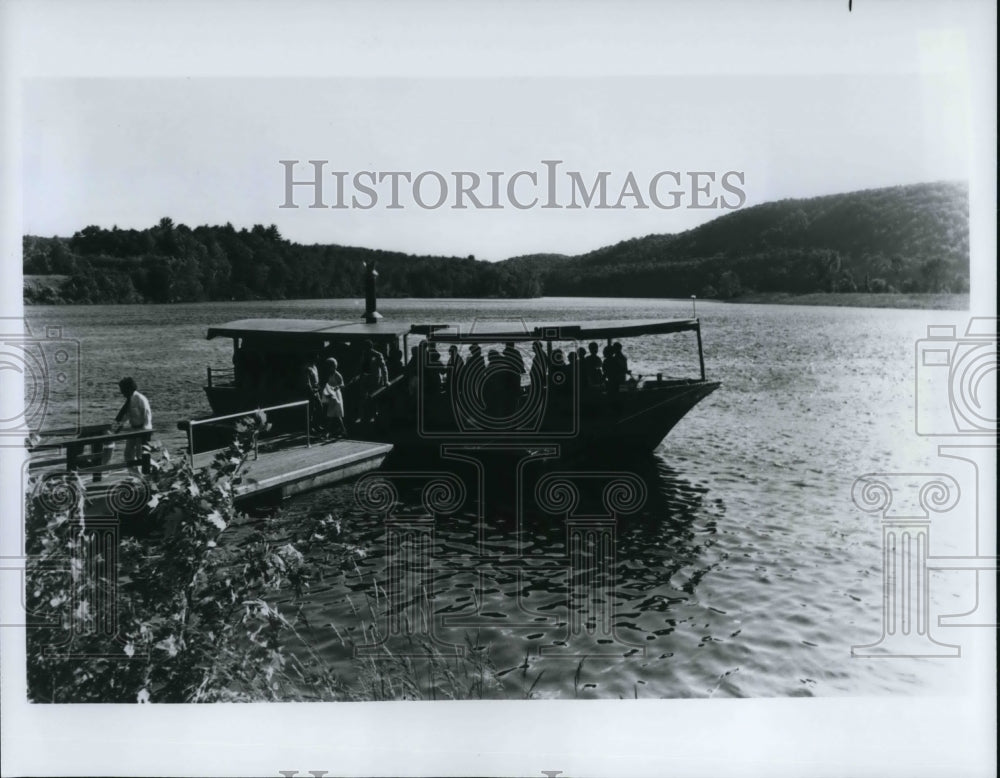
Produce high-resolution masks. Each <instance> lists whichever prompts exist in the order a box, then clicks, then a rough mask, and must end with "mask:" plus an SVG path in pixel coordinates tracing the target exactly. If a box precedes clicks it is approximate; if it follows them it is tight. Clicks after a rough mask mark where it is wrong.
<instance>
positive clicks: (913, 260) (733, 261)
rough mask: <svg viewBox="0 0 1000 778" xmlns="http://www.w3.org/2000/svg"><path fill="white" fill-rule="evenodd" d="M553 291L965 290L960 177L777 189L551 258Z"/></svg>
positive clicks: (964, 193) (965, 224)
mask: <svg viewBox="0 0 1000 778" xmlns="http://www.w3.org/2000/svg"><path fill="white" fill-rule="evenodd" d="M517 262H519V263H521V264H522V265H524V266H528V267H531V266H534V267H540V268H545V272H543V274H542V286H543V289H544V290H545V294H548V295H571V296H572V295H594V296H627V297H631V296H638V297H687V296H689V295H692V294H696V295H699V296H701V297H711V298H723V299H725V298H732V297H739V296H741V295H746V294H753V293H760V292H779V293H789V294H808V293H813V292H875V293H879V292H897V291H898V292H967V291H968V289H969V201H968V188H967V186H966V185H965V184H964V183H934V184H917V185H913V186H898V187H891V188H887V189H873V190H867V191H861V192H850V193H846V194H837V195H829V196H825V197H815V198H810V199H796V200H780V201H777V202H771V203H764V204H763V205H758V206H754V207H752V208H747V209H745V210H740V211H735V212H733V213H731V214H727V215H725V216H722V217H720V218H718V219H714V220H713V221H710V222H708V223H706V224H703V225H701V226H699V227H696V228H694V229H692V230H688V231H687V232H682V233H678V234H676V235H649V236H647V237H645V238H637V239H633V240H627V241H622V242H621V243H618V244H615V245H614V246H607V247H605V248H601V249H598V250H596V251H592V252H590V253H587V254H583V255H581V256H578V257H572V258H568V259H563V260H557V261H553V260H552V259H550V258H547V257H546V258H541V259H538V260H534V259H533V258H531V257H522V258H519V259H518V260H517Z"/></svg>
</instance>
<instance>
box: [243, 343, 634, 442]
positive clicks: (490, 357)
mask: <svg viewBox="0 0 1000 778" xmlns="http://www.w3.org/2000/svg"><path fill="white" fill-rule="evenodd" d="M355 349H356V350H355V351H354V354H355V355H356V356H355V358H356V359H357V360H358V362H357V368H356V369H355V370H354V371H353V374H351V377H350V378H349V379H345V378H344V374H343V373H342V372H341V365H342V363H343V360H344V358H345V357H344V356H343V354H344V351H341V352H340V353H341V355H342V356H341V358H340V359H338V357H337V356H333V355H332V354H331V355H325V356H324V355H322V354H319V355H317V354H312V355H309V356H308V357H306V358H305V359H303V360H302V367H301V370H300V372H299V376H300V378H299V379H298V381H297V389H296V395H297V396H299V397H301V398H303V399H307V400H308V401H309V402H310V410H311V415H312V418H313V420H314V427H315V428H316V431H317V432H321V433H324V434H326V435H327V436H328V437H332V438H338V437H345V436H346V435H347V425H346V423H345V420H346V417H347V413H346V405H345V399H344V398H345V393H347V392H348V389H349V387H354V386H355V385H356V390H355V391H356V393H357V394H356V396H353V395H352V399H351V404H352V405H356V407H357V409H356V414H355V419H354V423H355V424H361V423H374V422H375V421H376V419H377V418H378V416H379V413H380V405H381V402H380V400H379V398H380V394H381V392H382V390H384V389H385V388H386V387H387V386H388V385H389V384H390V382H392V381H394V380H395V379H397V378H400V377H404V378H405V383H406V387H407V391H406V392H401V393H400V395H401V396H400V397H399V398H397V399H398V400H399V401H402V402H406V399H407V396H408V397H409V399H410V405H411V406H413V407H415V405H414V402H415V400H416V395H417V393H418V391H420V390H421V388H422V391H423V392H425V393H426V394H427V395H428V396H430V397H433V396H435V395H445V394H447V395H450V396H451V397H452V398H454V397H456V396H458V395H460V394H461V393H463V392H475V393H476V394H477V398H478V399H480V400H482V401H483V402H484V403H485V405H486V407H487V408H488V409H489V411H490V413H491V414H492V415H494V416H497V417H504V416H510V415H511V414H513V413H515V412H516V411H517V409H518V408H519V406H520V404H521V401H522V394H523V392H522V380H523V378H524V376H525V375H527V376H528V380H529V381H528V382H529V384H530V387H531V390H532V391H549V390H551V391H552V392H553V394H554V396H557V397H558V396H570V395H571V394H572V392H573V391H574V381H576V380H577V379H578V380H579V382H580V388H581V395H582V396H583V398H584V399H587V398H588V397H593V396H594V395H595V394H597V393H600V392H602V391H607V392H608V393H610V394H616V393H618V392H619V391H620V390H621V388H622V385H623V384H624V383H625V381H626V377H627V376H628V375H629V373H630V372H631V371H630V370H629V368H628V360H627V358H626V357H625V354H624V353H623V351H622V346H621V343H613V344H612V343H609V344H608V345H607V346H605V347H604V351H603V354H602V353H600V351H599V346H598V344H597V343H590V344H589V346H588V347H587V348H582V347H581V348H579V349H576V350H575V351H569V352H568V353H566V352H564V351H563V350H562V349H558V348H557V349H555V350H553V351H551V352H549V351H548V350H547V349H546V348H545V346H544V345H543V344H542V343H541V342H540V341H535V342H533V343H532V344H531V363H530V368H526V365H525V358H524V356H523V355H522V353H521V351H520V350H519V349H518V348H517V345H516V344H515V343H514V342H513V341H510V342H507V343H506V344H505V345H504V347H503V349H492V348H491V349H489V350H487V351H485V353H484V350H483V347H482V346H481V345H480V344H478V343H473V344H471V345H470V346H469V350H468V356H465V357H463V356H462V353H461V350H460V349H459V347H458V346H457V345H454V344H453V345H451V346H449V347H448V350H447V358H445V357H444V356H442V354H441V352H440V351H438V346H437V345H436V344H434V343H424V344H422V345H420V346H414V347H413V348H412V349H411V351H410V358H409V361H408V362H407V363H406V365H405V366H404V364H403V355H402V352H401V351H400V350H399V349H398V348H397V347H395V345H394V344H393V346H392V347H390V348H389V349H387V350H386V351H385V352H383V351H380V350H379V349H377V348H376V347H375V345H374V344H373V343H372V342H371V341H365V342H364V343H362V344H361V345H360V347H357V346H356V347H355ZM421 351H423V353H421ZM346 358H347V359H350V358H351V354H350V352H349V351H348V352H347V356H346ZM234 361H235V360H234Z"/></svg>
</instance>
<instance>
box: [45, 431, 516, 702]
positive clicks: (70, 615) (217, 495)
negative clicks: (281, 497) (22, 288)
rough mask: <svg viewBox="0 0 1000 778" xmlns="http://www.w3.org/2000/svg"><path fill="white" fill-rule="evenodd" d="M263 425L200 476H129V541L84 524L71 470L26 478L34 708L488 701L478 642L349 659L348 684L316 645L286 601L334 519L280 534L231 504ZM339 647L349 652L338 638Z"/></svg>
mask: <svg viewBox="0 0 1000 778" xmlns="http://www.w3.org/2000/svg"><path fill="white" fill-rule="evenodd" d="M263 423H266V420H264V419H263V418H259V419H254V420H252V421H251V422H249V423H247V424H246V425H244V426H243V428H242V429H241V430H239V432H238V434H237V436H236V439H235V440H234V442H233V444H232V445H231V446H230V447H229V449H228V450H226V451H224V452H222V453H220V454H219V455H218V456H216V458H215V459H214V461H213V462H212V463H211V465H210V466H209V467H208V468H205V469H203V470H194V469H192V468H191V466H190V465H189V464H188V462H187V460H186V459H182V460H180V461H174V460H171V459H170V457H169V456H168V455H167V453H166V452H165V451H160V452H158V453H157V456H156V457H154V472H153V474H152V475H151V476H150V477H149V478H148V479H146V480H144V481H140V480H139V479H137V478H136V479H135V480H133V481H132V482H131V483H129V484H126V486H127V487H128V489H129V490H131V491H128V492H127V493H125V497H126V498H127V500H128V501H131V503H132V505H133V506H134V507H136V508H138V509H144V508H145V509H148V510H143V511H139V510H137V511H136V512H137V513H140V512H141V514H142V516H141V518H140V517H138V516H137V517H136V518H135V521H136V522H142V523H143V525H144V531H143V532H140V533H138V534H139V535H140V536H139V537H124V538H118V537H117V536H116V533H115V532H113V531H111V532H109V530H108V527H111V526H113V525H114V522H113V521H112V522H111V523H110V524H109V523H107V522H106V521H104V522H102V519H101V518H99V517H97V516H96V515H90V516H87V517H86V518H85V514H84V508H85V507H86V504H85V501H86V499H88V498H87V495H86V490H85V489H84V484H83V483H82V482H81V481H80V479H79V478H78V477H77V476H76V475H74V474H62V473H60V474H55V475H49V476H47V477H40V478H37V479H35V481H34V483H32V484H31V488H30V489H29V492H28V495H27V503H26V504H27V512H26V515H27V518H26V530H27V544H28V549H27V550H28V575H27V587H26V588H27V602H28V609H29V613H30V614H31V615H30V616H29V621H30V623H29V627H28V631H27V638H28V667H27V677H28V696H29V698H30V699H31V700H32V701H35V702H218V701H268V700H283V701H287V700H338V699H346V700H352V699H355V700H357V699H368V700H370V699H434V698H453V699H460V698H467V697H483V696H497V695H499V693H500V685H499V683H498V682H497V680H496V676H495V668H493V666H492V664H491V663H490V660H489V647H488V646H483V645H480V644H479V642H478V640H475V641H470V642H469V645H468V647H467V651H466V657H465V658H461V659H457V658H446V657H444V656H442V655H441V654H440V653H438V652H437V651H436V650H435V649H433V646H430V645H429V644H428V645H427V646H424V648H426V649H428V650H427V651H425V652H422V653H424V654H425V658H424V659H420V660H413V659H411V658H409V657H405V656H401V657H399V656H395V655H393V654H392V653H391V652H390V651H388V650H386V651H384V652H382V653H381V654H378V655H376V656H369V657H366V658H363V659H360V660H356V662H355V664H354V666H353V667H352V670H351V678H350V679H348V681H349V682H348V683H344V682H343V681H342V680H341V679H339V678H337V677H336V675H335V674H334V672H333V671H332V669H331V668H330V667H329V666H328V665H327V664H326V663H325V662H324V661H323V660H322V658H321V657H319V656H318V655H317V654H316V652H315V651H314V650H313V648H312V646H311V645H310V643H309V641H308V640H307V639H306V638H305V637H303V636H302V635H301V634H300V633H299V632H298V631H297V629H296V626H295V623H294V622H295V620H296V619H295V618H294V617H293V618H289V617H288V616H286V613H284V612H282V609H281V608H282V607H284V608H285V609H286V611H288V612H289V613H290V612H291V607H290V604H291V605H294V600H295V599H297V598H300V597H302V596H304V595H305V594H306V590H307V589H308V588H309V581H310V579H311V578H312V576H313V572H312V570H311V568H312V567H314V565H313V563H311V562H309V561H308V558H309V556H310V552H311V551H315V549H316V547H320V548H321V549H322V551H323V553H324V555H325V556H327V557H328V556H329V552H330V549H331V548H332V549H333V550H334V552H335V553H337V554H339V555H340V557H339V558H341V559H343V558H345V557H347V555H349V554H351V553H352V549H351V548H350V547H349V546H347V545H345V544H342V543H334V542H331V539H330V536H331V535H332V534H333V532H332V531H331V529H335V531H336V532H337V533H338V534H339V525H340V522H339V521H337V520H334V519H333V517H331V516H326V517H323V518H313V519H309V520H306V521H304V522H302V523H300V524H299V525H297V527H296V533H295V535H294V537H292V538H291V539H288V540H285V541H281V542H275V541H273V540H272V539H271V538H270V537H269V536H268V535H267V534H265V533H264V532H263V531H261V530H260V529H258V528H256V526H257V525H255V524H254V523H252V522H250V521H247V520H246V517H244V516H241V515H239V514H238V513H237V511H236V510H235V508H234V506H233V499H232V494H233V486H234V484H236V483H238V481H239V478H240V477H241V474H242V472H243V470H244V465H245V463H246V461H247V456H248V453H249V452H250V451H252V448H253V437H254V435H255V433H256V431H257V429H258V428H259V426H260V425H261V424H263ZM121 496H122V493H119V502H121ZM90 513H91V514H96V513H98V512H97V511H90ZM265 528H266V527H265ZM150 533H152V534H150ZM376 591H377V589H376ZM290 600H291V601H292V602H291V603H290ZM282 603H284V605H283V606H282V605H281V604H282ZM367 606H368V611H369V612H368V619H361V626H362V630H361V631H362V639H363V640H364V641H365V642H366V643H367V644H378V643H380V642H381V641H380V640H379V637H380V635H379V631H378V628H377V627H376V626H374V625H375V624H376V623H377V621H378V617H379V615H381V614H378V610H379V608H378V605H376V606H375V607H374V608H373V606H372V603H371V602H368V604H367ZM332 627H333V629H334V630H335V631H336V632H337V634H338V636H341V633H340V632H339V631H338V630H337V628H336V626H335V625H332ZM341 643H342V645H343V646H345V647H346V648H348V649H353V644H352V643H351V642H350V641H349V640H345V639H344V638H343V637H342V636H341ZM418 643H419V640H417V641H415V643H414V645H415V647H417V648H419V645H417V644H418Z"/></svg>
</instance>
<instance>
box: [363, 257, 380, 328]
mask: <svg viewBox="0 0 1000 778" xmlns="http://www.w3.org/2000/svg"><path fill="white" fill-rule="evenodd" d="M364 266H365V315H364V316H362V318H363V319H364V320H365V324H374V323H375V322H377V321H378V320H379V319H381V318H382V314H381V313H379V312H378V311H377V310H376V300H375V279H376V278H378V271H377V270H376V269H375V260H374V259H373V260H372V261H371V264H369V263H367V262H365V263H364Z"/></svg>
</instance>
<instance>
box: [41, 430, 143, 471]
mask: <svg viewBox="0 0 1000 778" xmlns="http://www.w3.org/2000/svg"><path fill="white" fill-rule="evenodd" d="M152 435H153V431H152V430H129V431H128V432H115V433H110V434H106V435H87V434H85V436H82V437H76V438H70V439H68V440H57V441H52V442H49V443H32V444H29V445H28V451H29V452H30V453H31V454H35V453H36V452H44V451H58V452H63V453H61V454H59V455H57V456H54V457H50V458H48V459H37V458H33V459H31V460H30V461H29V462H28V469H29V470H40V469H42V468H46V467H51V468H54V467H60V468H64V469H65V471H66V472H67V473H74V472H75V473H80V474H90V475H91V480H92V481H100V480H101V477H102V476H103V474H104V473H107V472H111V471H115V470H125V469H126V468H133V467H138V468H139V469H140V470H141V471H142V473H143V474H144V475H148V474H149V473H150V470H151V464H150V450H149V446H148V445H146V444H148V443H149V441H150V438H151V437H152ZM133 439H137V440H140V441H141V442H142V443H143V444H144V445H143V446H142V449H141V453H140V456H139V458H138V459H132V460H124V459H123V460H122V461H120V462H115V463H112V462H111V457H112V456H113V453H114V448H115V445H114V444H115V443H116V442H117V441H119V440H133ZM88 448H89V449H90V451H89V452H87V450H86V449H88Z"/></svg>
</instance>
